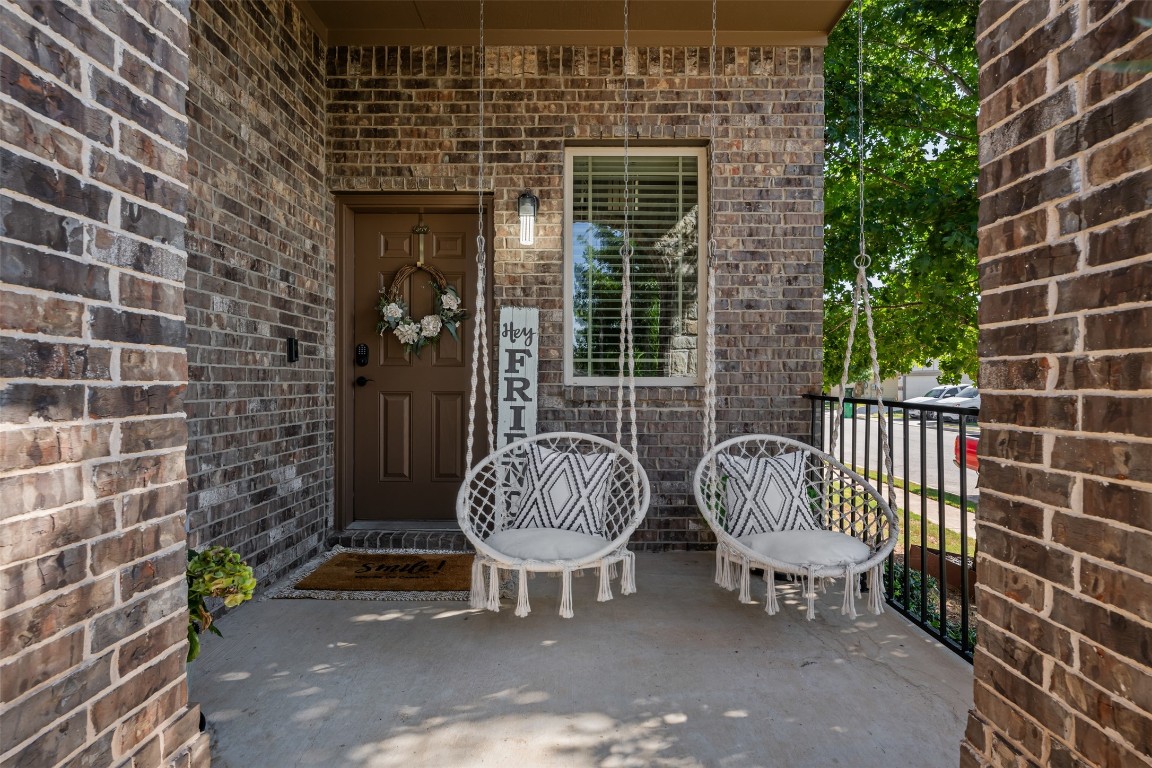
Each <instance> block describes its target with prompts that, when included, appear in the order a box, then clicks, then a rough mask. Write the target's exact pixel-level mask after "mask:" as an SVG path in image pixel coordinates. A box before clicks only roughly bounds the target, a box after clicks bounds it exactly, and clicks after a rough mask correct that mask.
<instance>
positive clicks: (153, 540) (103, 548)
mask: <svg viewBox="0 0 1152 768" xmlns="http://www.w3.org/2000/svg"><path fill="white" fill-rule="evenodd" d="M183 541H184V523H183V520H182V519H181V518H180V517H179V516H178V515H176V516H173V517H167V518H162V519H161V520H160V521H159V522H157V523H156V524H155V525H139V526H134V527H132V528H128V529H126V530H123V531H122V532H120V533H118V534H116V535H115V536H108V537H105V538H102V539H99V540H97V541H94V542H92V545H91V546H92V574H93V575H94V576H100V575H102V574H104V573H107V572H108V571H111V570H115V569H117V568H120V567H121V566H123V565H125V564H126V563H133V562H135V561H137V560H140V559H141V558H144V557H148V556H149V555H152V554H153V553H155V552H159V551H160V550H162V549H167V548H168V547H171V546H173V545H174V544H179V543H181V542H183Z"/></svg>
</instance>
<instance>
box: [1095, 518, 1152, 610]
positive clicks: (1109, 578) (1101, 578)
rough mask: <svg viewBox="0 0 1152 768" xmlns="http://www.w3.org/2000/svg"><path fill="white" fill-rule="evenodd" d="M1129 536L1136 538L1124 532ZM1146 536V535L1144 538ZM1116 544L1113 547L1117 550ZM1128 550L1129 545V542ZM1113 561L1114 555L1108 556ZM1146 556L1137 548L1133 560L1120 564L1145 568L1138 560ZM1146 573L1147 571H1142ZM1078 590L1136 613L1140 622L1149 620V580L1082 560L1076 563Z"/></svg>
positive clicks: (1151, 604) (1151, 594)
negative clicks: (1078, 576) (1078, 574)
mask: <svg viewBox="0 0 1152 768" xmlns="http://www.w3.org/2000/svg"><path fill="white" fill-rule="evenodd" d="M1127 538H1129V539H1134V538H1136V534H1131V533H1129V534H1128V537H1127ZM1145 538H1147V537H1145ZM1119 548H1120V546H1117V547H1115V548H1114V549H1113V551H1115V549H1119ZM1129 551H1131V545H1129ZM1108 559H1110V560H1114V559H1115V558H1111V557H1110V558H1108ZM1148 559H1149V555H1148V553H1147V552H1146V551H1140V552H1139V553H1138V555H1137V557H1136V558H1134V562H1131V563H1122V565H1124V566H1126V567H1128V568H1133V569H1139V568H1142V567H1143V568H1145V569H1146V568H1147V566H1146V565H1141V561H1147V560H1148ZM1144 572H1145V573H1147V570H1145V571H1144ZM1080 589H1081V591H1083V592H1084V594H1086V595H1088V596H1089V597H1092V598H1095V599H1096V600H1098V601H1100V602H1102V603H1106V604H1108V605H1112V606H1114V607H1116V608H1119V609H1120V610H1122V611H1127V612H1128V613H1131V614H1134V615H1136V616H1139V617H1140V618H1141V619H1143V620H1144V621H1147V622H1150V623H1152V582H1149V581H1148V579H1146V578H1141V577H1139V576H1137V575H1135V574H1132V573H1130V572H1128V571H1121V570H1118V569H1116V568H1112V567H1109V566H1104V565H1100V564H1098V563H1094V562H1092V561H1091V560H1083V561H1082V562H1081V564H1080Z"/></svg>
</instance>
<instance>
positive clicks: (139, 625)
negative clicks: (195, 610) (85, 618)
mask: <svg viewBox="0 0 1152 768" xmlns="http://www.w3.org/2000/svg"><path fill="white" fill-rule="evenodd" d="M113 581H114V580H113ZM187 610H188V585H187V583H177V582H173V583H172V584H171V585H169V586H167V587H165V588H164V589H163V590H160V591H159V592H157V593H152V594H149V595H145V596H143V597H141V598H139V599H137V600H136V601H135V602H132V603H127V604H124V605H121V606H118V607H117V609H116V610H115V611H112V612H111V613H106V614H103V615H101V616H98V617H97V618H96V619H95V620H93V622H92V626H91V631H90V639H91V645H92V652H93V653H100V652H102V651H104V650H105V649H107V648H109V647H111V646H113V645H116V644H118V643H120V642H121V641H123V640H124V639H125V638H127V637H131V636H133V635H135V634H137V633H138V632H141V631H142V630H144V628H146V627H147V626H149V625H150V624H155V623H156V622H158V621H160V620H161V619H165V618H168V617H170V616H173V615H178V616H186V615H187V613H186V611H187Z"/></svg>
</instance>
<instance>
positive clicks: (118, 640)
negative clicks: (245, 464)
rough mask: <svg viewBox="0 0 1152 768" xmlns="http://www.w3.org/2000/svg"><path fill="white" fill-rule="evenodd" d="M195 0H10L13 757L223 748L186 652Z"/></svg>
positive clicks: (7, 747) (55, 758)
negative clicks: (188, 157) (215, 740)
mask: <svg viewBox="0 0 1152 768" xmlns="http://www.w3.org/2000/svg"><path fill="white" fill-rule="evenodd" d="M86 8H88V6H87V5H86ZM186 12H187V11H186V8H184V7H183V6H182V4H181V3H179V2H172V3H164V2H152V3H143V2H134V1H132V0H126V1H125V2H119V0H94V2H92V3H91V6H90V8H88V10H86V11H85V12H80V11H78V10H77V9H76V8H74V7H73V6H71V5H69V4H66V3H62V2H49V1H48V0H15V2H6V3H5V4H4V5H3V6H0V80H2V83H3V87H2V89H0V113H2V114H0V141H2V147H0V177H2V187H3V196H2V197H0V222H2V226H0V249H2V256H0V409H2V414H0V499H2V500H3V501H2V504H0V584H2V585H3V586H2V590H0V647H2V659H3V660H2V661H0V764H3V765H5V766H13V767H14V768H15V767H16V766H29V767H32V766H34V767H35V768H43V767H44V766H53V765H64V764H68V765H92V766H120V765H127V764H131V765H139V766H161V765H182V766H187V765H194V766H206V765H207V764H208V763H207V753H206V749H207V738H206V737H204V736H202V735H201V734H199V732H198V730H197V727H196V721H197V715H198V712H197V710H196V709H195V708H191V709H190V708H189V707H188V705H187V699H188V694H187V686H186V680H185V674H184V656H185V652H186V645H185V641H184V637H185V632H186V621H187V614H186V612H185V609H186V602H185V601H186V597H185V582H184V566H185V535H184V509H185V486H186V483H185V467H184V447H185V440H186V437H185V434H186V433H185V423H184V412H183V410H184V406H183V394H184V387H185V383H186V380H187V373H186V370H187V367H186V363H185V354H184V343H185V327H184V303H183V302H184V265H185V254H184V234H183V231H184V213H185V200H186V197H187V175H186V168H185V149H184V147H185V140H186V132H187V121H186V119H185V111H184V88H185V85H184V84H185V83H186V81H187V71H188V61H187V58H186V56H185V52H184V51H185V48H186V46H187V34H188V26H187V20H186V16H185V14H186Z"/></svg>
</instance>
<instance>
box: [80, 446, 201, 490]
mask: <svg viewBox="0 0 1152 768" xmlns="http://www.w3.org/2000/svg"><path fill="white" fill-rule="evenodd" d="M184 477H185V466H184V455H183V454H181V453H167V454H161V455H154V456H139V457H137V458H131V459H123V460H121V461H115V460H113V461H109V462H106V463H104V464H98V465H96V467H95V468H94V469H93V471H92V482H93V484H94V485H95V486H96V495H97V496H99V497H101V498H103V497H107V496H113V495H115V494H120V493H124V492H126V491H132V490H137V489H140V488H148V487H150V486H153V485H167V484H169V483H173V482H176V481H178V480H183V479H184Z"/></svg>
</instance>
